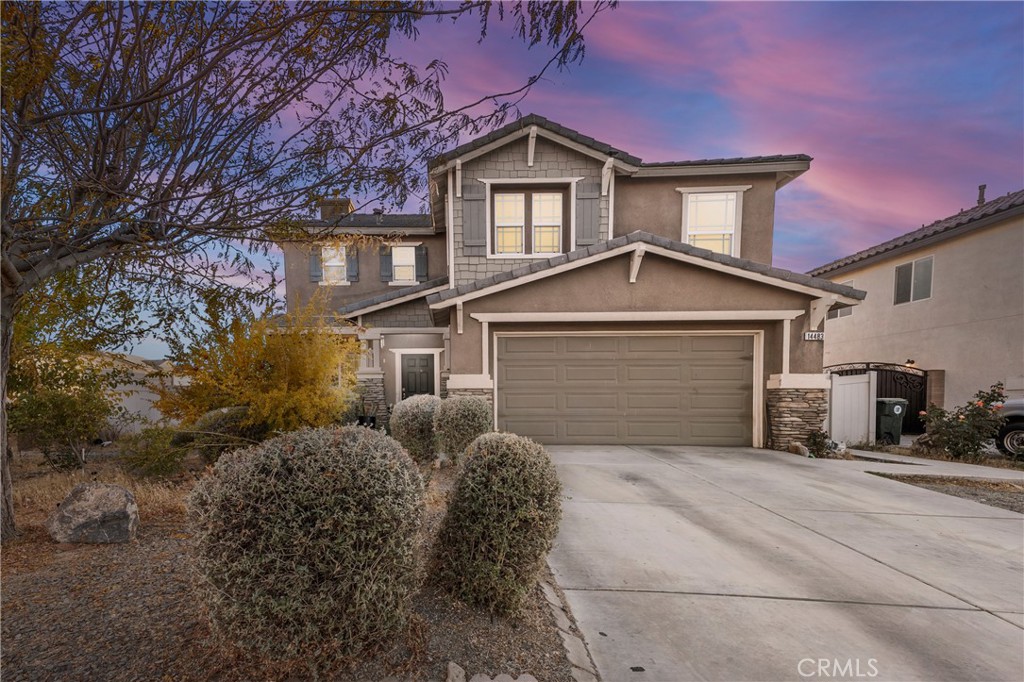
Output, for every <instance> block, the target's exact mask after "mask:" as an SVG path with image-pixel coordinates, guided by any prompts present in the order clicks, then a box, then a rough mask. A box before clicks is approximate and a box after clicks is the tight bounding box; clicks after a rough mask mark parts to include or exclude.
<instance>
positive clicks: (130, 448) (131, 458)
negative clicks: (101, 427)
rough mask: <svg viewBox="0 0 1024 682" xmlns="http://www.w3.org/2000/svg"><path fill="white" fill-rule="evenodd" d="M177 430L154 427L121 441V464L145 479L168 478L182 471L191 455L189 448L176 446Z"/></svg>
mask: <svg viewBox="0 0 1024 682" xmlns="http://www.w3.org/2000/svg"><path fill="white" fill-rule="evenodd" d="M178 433H179V432H178V431H175V430H174V429H171V428H163V427H152V428H148V429H143V430H142V431H141V432H140V433H137V434H134V435H131V436H128V437H126V438H122V439H121V441H120V444H121V462H122V463H123V464H124V466H125V467H127V468H128V469H129V470H131V471H135V472H138V473H140V474H142V475H144V476H169V475H171V474H176V473H178V471H180V470H181V464H182V462H183V461H184V459H185V456H186V455H188V446H187V445H173V444H172V443H173V441H174V439H175V437H176V436H177V435H178Z"/></svg>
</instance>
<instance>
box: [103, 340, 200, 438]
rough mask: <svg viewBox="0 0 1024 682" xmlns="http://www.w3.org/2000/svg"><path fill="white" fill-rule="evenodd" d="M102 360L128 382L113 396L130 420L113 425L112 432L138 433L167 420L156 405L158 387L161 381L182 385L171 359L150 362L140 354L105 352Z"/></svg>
mask: <svg viewBox="0 0 1024 682" xmlns="http://www.w3.org/2000/svg"><path fill="white" fill-rule="evenodd" d="M100 361H101V362H103V363H104V366H106V367H109V368H110V369H112V370H116V371H118V372H120V373H121V376H123V377H124V379H125V380H124V381H123V382H122V383H120V384H119V385H118V386H116V387H115V388H114V395H115V397H116V398H117V404H118V407H120V408H122V409H123V410H124V411H125V412H126V413H128V415H130V417H131V418H130V419H128V420H123V421H118V422H117V423H116V424H114V425H112V426H111V429H112V430H114V431H118V432H122V433H138V432H139V431H141V430H142V429H144V428H146V427H147V426H150V425H152V424H156V423H159V422H162V421H164V416H163V414H161V413H160V411H159V410H157V409H156V407H154V405H153V404H154V403H155V402H156V400H157V398H158V397H159V396H158V395H157V391H156V389H157V386H158V385H159V382H160V381H161V380H163V381H170V382H171V385H180V384H179V382H180V381H181V379H180V378H179V377H175V376H174V374H173V369H174V367H173V365H172V364H171V362H170V361H169V360H147V359H145V358H142V357H139V356H138V355H127V354H123V353H108V352H102V353H100ZM111 435H118V434H111Z"/></svg>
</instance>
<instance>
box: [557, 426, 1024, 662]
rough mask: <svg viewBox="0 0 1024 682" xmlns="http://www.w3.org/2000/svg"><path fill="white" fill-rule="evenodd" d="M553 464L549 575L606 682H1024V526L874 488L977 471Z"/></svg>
mask: <svg viewBox="0 0 1024 682" xmlns="http://www.w3.org/2000/svg"><path fill="white" fill-rule="evenodd" d="M549 450H550V451H551V453H552V455H553V457H554V459H555V462H556V464H557V465H558V468H559V473H560V476H561V478H562V480H563V482H564V484H565V493H566V495H567V496H568V499H567V500H566V501H565V502H564V506H563V509H564V518H563V521H562V526H561V532H560V534H559V538H558V541H557V543H556V547H555V549H554V550H553V551H552V553H551V556H550V564H551V566H552V569H553V571H554V574H555V577H556V579H557V580H558V583H559V585H560V586H561V587H562V589H563V590H564V591H565V594H566V597H567V599H568V601H569V605H570V606H571V608H572V610H573V613H574V614H575V616H576V618H577V620H578V622H579V624H580V627H581V629H582V631H583V633H584V635H585V638H586V640H587V643H588V645H589V646H590V649H591V653H592V654H593V657H594V660H595V662H596V663H597V666H598V668H599V671H600V673H601V675H602V677H603V679H604V680H605V682H620V681H622V682H626V681H630V682H631V681H634V680H635V681H637V682H640V681H643V682H652V681H655V680H662V681H666V682H668V681H671V682H678V681H681V680H800V679H812V680H813V679H819V680H824V679H830V680H833V679H873V680H1015V681H1017V680H1022V679H1024V516H1021V515H1020V514H1016V513H1013V512H1009V511H1005V510H1001V509H997V508H994V507H989V506H986V505H982V504H979V503H976V502H972V501H969V500H964V499H960V498H956V497H952V496H948V495H944V494H942V493H936V492H932V491H929V490H925V489H922V488H918V487H914V486H910V485H906V484H903V483H899V482H896V481H891V480H887V479H883V478H880V477H877V476H872V475H870V474H868V473H865V471H866V470H875V471H906V470H907V469H913V470H914V471H913V473H925V469H927V473H934V474H936V475H976V473H977V472H976V470H977V469H982V467H968V466H967V465H956V464H953V463H946V462H934V463H933V462H930V461H929V460H915V461H918V462H928V464H919V465H916V466H915V465H911V464H884V463H883V464H879V463H874V462H863V461H839V460H812V459H804V458H800V457H797V456H795V455H790V454H785V453H777V452H771V451H766V450H754V449H749V448H747V449H742V448H741V449H724V448H700V447H628V448H627V447H584V446H555V447H550V448H549ZM865 454H868V455H870V456H873V455H871V453H865ZM885 458H886V459H897V458H895V457H891V456H888V455H886V456H885ZM902 459H912V458H902ZM993 471H997V472H998V475H996V476H995V477H997V478H1009V479H1014V480H1017V479H1020V478H1022V476H1020V474H1021V472H1013V471H1009V470H1007V471H1006V472H1005V473H1004V472H1003V471H1001V470H992V469H986V470H985V471H984V472H983V473H984V474H985V475H989V476H992V473H991V472H993Z"/></svg>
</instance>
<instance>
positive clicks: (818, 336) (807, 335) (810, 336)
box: [804, 332, 825, 341]
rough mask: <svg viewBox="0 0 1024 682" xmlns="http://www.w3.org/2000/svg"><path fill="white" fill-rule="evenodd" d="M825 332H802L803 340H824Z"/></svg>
mask: <svg viewBox="0 0 1024 682" xmlns="http://www.w3.org/2000/svg"><path fill="white" fill-rule="evenodd" d="M824 340H825V332H804V341H824Z"/></svg>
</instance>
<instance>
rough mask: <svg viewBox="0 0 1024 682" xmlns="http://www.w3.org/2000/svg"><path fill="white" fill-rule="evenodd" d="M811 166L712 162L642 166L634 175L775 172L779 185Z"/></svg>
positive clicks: (802, 163) (662, 175) (806, 162)
mask: <svg viewBox="0 0 1024 682" xmlns="http://www.w3.org/2000/svg"><path fill="white" fill-rule="evenodd" d="M810 167H811V162H810V161H770V162H767V163H711V164H699V165H695V164H687V165H679V166H641V167H640V168H639V169H638V170H637V171H636V173H634V174H633V177H637V178H659V177H685V176H693V175H750V174H752V173H758V174H760V173H775V174H776V177H777V180H776V184H777V186H778V187H782V186H783V185H785V184H787V183H789V182H791V181H792V180H794V179H795V178H797V177H799V176H800V175H802V174H803V173H805V172H806V171H807V169H808V168H810Z"/></svg>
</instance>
